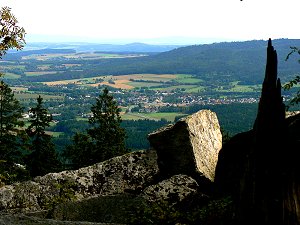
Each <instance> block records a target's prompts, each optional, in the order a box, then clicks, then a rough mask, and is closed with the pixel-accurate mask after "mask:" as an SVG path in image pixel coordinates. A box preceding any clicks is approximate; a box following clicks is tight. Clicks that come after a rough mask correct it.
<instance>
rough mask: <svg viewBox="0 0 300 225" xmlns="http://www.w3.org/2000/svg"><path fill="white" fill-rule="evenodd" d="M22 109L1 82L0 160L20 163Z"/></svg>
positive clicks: (9, 90) (5, 85)
mask: <svg viewBox="0 0 300 225" xmlns="http://www.w3.org/2000/svg"><path fill="white" fill-rule="evenodd" d="M22 113H23V107H21V105H20V103H19V101H18V100H17V99H16V98H15V97H14V94H13V92H12V90H11V89H10V88H9V86H8V85H7V84H5V83H4V82H3V81H1V82H0V159H1V160H5V161H9V162H20V158H21V145H20V144H21V140H20V137H22V135H21V134H22V130H21V129H20V128H21V127H23V125H24V122H23V121H22V120H21V119H22Z"/></svg>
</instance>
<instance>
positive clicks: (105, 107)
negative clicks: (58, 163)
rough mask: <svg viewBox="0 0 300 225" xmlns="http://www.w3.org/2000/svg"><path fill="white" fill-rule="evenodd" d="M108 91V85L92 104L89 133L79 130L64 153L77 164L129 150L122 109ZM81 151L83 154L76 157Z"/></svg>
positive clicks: (77, 165) (84, 164)
mask: <svg viewBox="0 0 300 225" xmlns="http://www.w3.org/2000/svg"><path fill="white" fill-rule="evenodd" d="M108 92H109V91H108V89H107V88H105V89H104V90H103V93H102V94H100V95H99V97H98V98H97V99H96V103H95V104H94V105H93V106H92V107H91V112H92V116H91V117H90V118H89V123H90V125H91V127H90V128H89V129H87V134H76V135H75V136H74V138H73V141H74V143H73V145H71V146H68V147H67V149H66V152H65V153H64V156H65V157H66V158H67V159H69V160H70V161H71V164H73V165H74V167H82V166H87V165H91V164H94V163H97V162H101V161H103V160H106V159H109V158H112V157H115V156H119V155H123V154H125V153H127V152H128V150H127V149H126V147H125V137H126V134H125V130H124V128H122V127H121V121H122V120H121V116H120V109H119V108H118V105H117V102H116V101H115V100H114V98H113V96H112V95H109V93H108ZM79 146H80V147H79ZM78 155H79V156H82V158H81V159H77V157H78Z"/></svg>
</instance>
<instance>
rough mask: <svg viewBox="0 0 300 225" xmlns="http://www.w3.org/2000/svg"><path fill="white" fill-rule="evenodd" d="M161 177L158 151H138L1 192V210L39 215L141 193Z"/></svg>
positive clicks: (9, 187)
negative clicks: (87, 200) (99, 199)
mask: <svg viewBox="0 0 300 225" xmlns="http://www.w3.org/2000/svg"><path fill="white" fill-rule="evenodd" d="M157 175H158V166H157V156H156V152H155V151H138V152H134V153H129V154H126V155H123V156H119V157H115V158H112V159H109V160H107V161H104V162H101V163H97V164H95V165H92V166H89V167H85V168H81V169H79V170H73V171H63V172H60V173H50V174H47V175H45V176H43V177H37V178H35V179H34V180H33V181H28V182H22V183H15V184H13V185H7V186H4V187H2V188H0V210H2V211H21V212H24V211H31V212H32V211H39V210H48V209H52V208H53V207H54V206H55V205H57V204H59V203H62V202H67V201H77V200H81V199H85V198H90V197H94V196H106V195H115V194H119V193H124V192H131V193H134V192H137V193H139V192H141V191H142V190H143V189H144V188H145V187H146V186H149V184H152V183H153V181H154V180H155V179H156V176H157Z"/></svg>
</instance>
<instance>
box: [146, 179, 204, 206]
mask: <svg viewBox="0 0 300 225" xmlns="http://www.w3.org/2000/svg"><path fill="white" fill-rule="evenodd" d="M198 192H199V185H198V183H197V182H196V181H195V180H194V179H193V178H191V177H189V176H187V175H183V174H179V175H175V176H173V177H171V178H169V179H167V180H163V181H161V182H159V183H158V184H154V185H151V186H149V187H147V188H145V190H144V191H143V192H142V194H141V196H142V197H143V198H144V199H145V200H146V201H148V202H150V203H152V202H156V203H157V202H168V204H169V205H171V206H172V205H175V204H178V203H180V202H182V201H184V200H185V199H187V198H193V196H195V195H198ZM202 196H203V198H204V199H205V200H207V196H206V195H202Z"/></svg>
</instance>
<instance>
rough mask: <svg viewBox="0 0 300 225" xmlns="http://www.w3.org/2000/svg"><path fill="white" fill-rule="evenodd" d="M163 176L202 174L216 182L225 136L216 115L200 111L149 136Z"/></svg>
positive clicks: (208, 111)
mask: <svg viewBox="0 0 300 225" xmlns="http://www.w3.org/2000/svg"><path fill="white" fill-rule="evenodd" d="M148 140H149V141H150V144H151V146H152V147H153V148H154V149H155V150H156V151H157V155H158V166H159V169H160V172H161V173H162V175H165V176H171V175H176V174H187V175H194V174H195V173H197V174H199V173H200V175H201V176H203V177H205V178H207V179H208V180H210V181H213V180H214V177H215V168H216V165H217V160H218V153H219V151H220V149H221V148H222V134H221V131H220V125H219V122H218V118H217V116H216V114H215V113H214V112H212V111H210V110H201V111H199V112H197V113H195V114H193V115H190V116H188V117H186V118H184V119H181V120H179V121H178V122H177V123H175V124H174V125H168V126H166V127H163V128H161V129H159V130H157V131H155V132H153V133H151V134H149V136H148Z"/></svg>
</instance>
